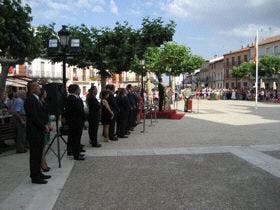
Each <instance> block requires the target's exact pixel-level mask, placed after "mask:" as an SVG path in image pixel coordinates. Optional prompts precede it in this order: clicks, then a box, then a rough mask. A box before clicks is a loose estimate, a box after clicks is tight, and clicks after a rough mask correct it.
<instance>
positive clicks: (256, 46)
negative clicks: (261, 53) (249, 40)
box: [254, 36, 259, 64]
mask: <svg viewBox="0 0 280 210" xmlns="http://www.w3.org/2000/svg"><path fill="white" fill-rule="evenodd" d="M258 44H259V43H258V38H257V36H256V37H255V46H254V64H256V63H257V50H258Z"/></svg>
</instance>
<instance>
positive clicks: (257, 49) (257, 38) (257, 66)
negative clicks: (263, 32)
mask: <svg viewBox="0 0 280 210" xmlns="http://www.w3.org/2000/svg"><path fill="white" fill-rule="evenodd" d="M255 48H256V58H255V59H256V83H255V88H256V91H255V92H256V96H255V100H256V104H255V109H258V80H259V31H258V30H257V37H256V43H255Z"/></svg>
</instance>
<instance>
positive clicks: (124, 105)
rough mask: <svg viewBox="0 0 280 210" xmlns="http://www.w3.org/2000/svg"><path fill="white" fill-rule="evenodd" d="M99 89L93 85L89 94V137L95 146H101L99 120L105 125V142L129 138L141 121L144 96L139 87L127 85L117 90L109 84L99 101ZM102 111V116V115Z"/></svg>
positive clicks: (87, 100)
mask: <svg viewBox="0 0 280 210" xmlns="http://www.w3.org/2000/svg"><path fill="white" fill-rule="evenodd" d="M96 95H97V89H96V87H92V88H91V89H90V90H89V94H88V95H87V99H86V102H87V105H88V109H89V114H88V122H89V137H90V142H91V144H92V146H93V147H100V146H101V145H100V143H98V140H97V136H98V135H97V133H98V127H99V121H101V123H102V125H103V132H102V135H103V137H104V142H109V141H117V140H118V138H127V137H128V136H127V135H129V134H130V131H132V130H133V129H134V127H135V126H136V125H137V124H138V123H139V122H140V114H141V108H142V104H143V103H142V98H141V96H140V94H139V88H138V87H132V85H130V84H129V85H127V87H126V89H125V88H119V89H118V91H116V92H115V86H114V85H107V86H106V88H105V90H104V91H102V92H101V95H100V98H101V101H100V102H99V101H98V100H97V98H96ZM100 113H101V117H100Z"/></svg>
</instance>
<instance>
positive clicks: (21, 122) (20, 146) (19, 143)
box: [12, 90, 28, 153]
mask: <svg viewBox="0 0 280 210" xmlns="http://www.w3.org/2000/svg"><path fill="white" fill-rule="evenodd" d="M25 99H26V92H25V91H23V90H20V91H19V92H18V93H17V98H16V100H15V102H14V104H13V107H12V110H13V115H14V120H15V126H16V151H17V153H25V152H27V150H26V149H25V147H28V143H27V141H26V113H25V109H24V101H25Z"/></svg>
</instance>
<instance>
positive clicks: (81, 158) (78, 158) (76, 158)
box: [74, 156, 85, 160]
mask: <svg viewBox="0 0 280 210" xmlns="http://www.w3.org/2000/svg"><path fill="white" fill-rule="evenodd" d="M74 160H85V158H84V157H81V156H79V157H74Z"/></svg>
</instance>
